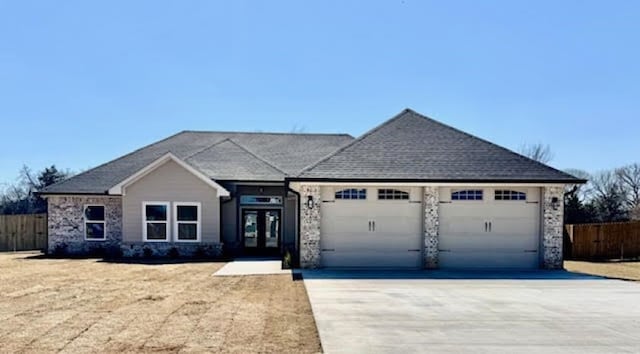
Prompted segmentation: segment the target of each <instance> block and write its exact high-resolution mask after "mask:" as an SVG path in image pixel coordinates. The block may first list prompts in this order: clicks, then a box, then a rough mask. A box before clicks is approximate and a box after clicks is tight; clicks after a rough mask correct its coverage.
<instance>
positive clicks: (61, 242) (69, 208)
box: [47, 196, 122, 255]
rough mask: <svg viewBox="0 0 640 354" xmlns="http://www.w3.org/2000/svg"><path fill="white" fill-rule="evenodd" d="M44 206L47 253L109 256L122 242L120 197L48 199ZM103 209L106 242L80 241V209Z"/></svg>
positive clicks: (81, 216) (81, 212) (55, 197)
mask: <svg viewBox="0 0 640 354" xmlns="http://www.w3.org/2000/svg"><path fill="white" fill-rule="evenodd" d="M47 202H48V228H49V241H48V247H47V248H48V253H50V254H58V255H83V254H90V253H94V252H102V251H105V252H112V251H113V250H114V249H118V248H119V247H120V242H121V241H122V198H121V197H120V196H50V197H49V198H47ZM86 204H103V205H104V206H105V210H104V212H105V229H106V235H105V236H106V240H100V241H98V240H91V241H87V240H85V239H84V215H83V213H84V205H86Z"/></svg>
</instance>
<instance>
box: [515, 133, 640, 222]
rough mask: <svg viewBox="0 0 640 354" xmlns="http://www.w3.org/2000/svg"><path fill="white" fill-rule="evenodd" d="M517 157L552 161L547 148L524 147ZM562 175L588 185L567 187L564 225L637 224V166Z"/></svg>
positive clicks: (639, 171) (639, 192)
mask: <svg viewBox="0 0 640 354" xmlns="http://www.w3.org/2000/svg"><path fill="white" fill-rule="evenodd" d="M520 153H521V154H522V155H524V156H527V157H529V158H531V159H533V160H536V161H539V162H542V163H548V162H549V161H551V160H552V159H553V153H552V151H551V148H550V147H549V146H548V145H542V144H533V145H523V146H522V147H521V148H520ZM565 172H567V173H569V174H571V175H573V176H575V177H578V178H581V179H585V180H587V181H588V182H587V183H586V184H577V185H571V186H567V188H566V190H565V194H564V209H565V210H564V219H565V223H567V224H584V223H595V222H616V221H629V220H640V164H638V163H633V164H629V165H626V166H622V167H619V168H614V169H611V170H605V171H599V172H596V173H593V174H590V173H588V172H587V171H584V170H579V169H567V170H565Z"/></svg>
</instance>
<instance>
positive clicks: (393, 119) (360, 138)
mask: <svg viewBox="0 0 640 354" xmlns="http://www.w3.org/2000/svg"><path fill="white" fill-rule="evenodd" d="M410 112H413V110H411V109H409V108H405V109H403V110H402V111H400V113H398V114H396V115H395V116H393V117H391V118H389V119H387V120H386V121H384V122H382V123H380V124H379V125H378V126H376V127H374V128H372V129H370V130H368V131H366V132H365V133H364V134H362V135H360V136H359V137H357V138H355V139H354V140H352V141H350V142H349V143H348V144H346V145H344V146H342V147H341V148H339V149H338V150H336V151H334V152H332V153H330V154H328V155H327V156H325V157H323V158H321V159H320V160H318V161H316V162H314V163H312V164H311V165H309V166H307V167H304V168H303V169H301V170H300V171H298V173H296V175H301V174H303V173H304V172H307V171H308V170H311V169H312V168H314V167H316V166H318V165H319V164H320V163H322V162H324V161H327V160H328V159H330V158H331V157H333V156H335V155H337V154H338V153H340V152H342V151H344V150H346V149H347V148H349V147H351V146H353V145H355V144H357V143H358V142H360V141H362V140H364V139H365V138H366V137H368V136H370V135H371V134H373V133H375V132H376V131H378V130H380V129H381V128H382V127H384V126H386V125H388V124H390V123H391V122H393V121H395V120H396V119H398V118H400V117H402V115H403V114H405V113H410Z"/></svg>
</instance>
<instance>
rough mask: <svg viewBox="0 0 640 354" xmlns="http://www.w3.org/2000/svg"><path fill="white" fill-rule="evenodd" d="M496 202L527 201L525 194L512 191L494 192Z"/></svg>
mask: <svg viewBox="0 0 640 354" xmlns="http://www.w3.org/2000/svg"><path fill="white" fill-rule="evenodd" d="M495 199H496V200H527V193H524V192H518V191H512V190H496V191H495Z"/></svg>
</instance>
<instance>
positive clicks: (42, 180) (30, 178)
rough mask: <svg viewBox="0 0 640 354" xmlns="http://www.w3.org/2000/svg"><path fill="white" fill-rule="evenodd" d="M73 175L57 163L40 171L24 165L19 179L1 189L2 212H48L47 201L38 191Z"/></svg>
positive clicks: (0, 202)
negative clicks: (57, 165)
mask: <svg viewBox="0 0 640 354" xmlns="http://www.w3.org/2000/svg"><path fill="white" fill-rule="evenodd" d="M72 175H73V174H72V173H71V172H70V171H62V170H59V169H58V168H57V167H56V166H55V165H51V166H49V167H45V168H44V169H42V170H40V171H38V172H33V170H31V169H30V168H29V167H27V166H26V165H25V166H22V169H20V172H19V174H18V179H17V181H16V182H15V183H13V184H9V185H7V186H5V187H4V188H2V190H0V214H37V213H46V212H47V201H46V200H44V199H43V198H41V197H40V195H38V192H41V191H42V190H43V189H44V188H46V187H48V186H50V185H52V184H54V183H58V182H60V181H63V180H65V179H67V178H69V177H71V176H72Z"/></svg>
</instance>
